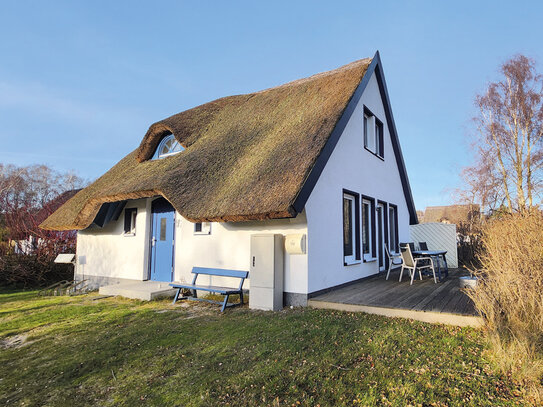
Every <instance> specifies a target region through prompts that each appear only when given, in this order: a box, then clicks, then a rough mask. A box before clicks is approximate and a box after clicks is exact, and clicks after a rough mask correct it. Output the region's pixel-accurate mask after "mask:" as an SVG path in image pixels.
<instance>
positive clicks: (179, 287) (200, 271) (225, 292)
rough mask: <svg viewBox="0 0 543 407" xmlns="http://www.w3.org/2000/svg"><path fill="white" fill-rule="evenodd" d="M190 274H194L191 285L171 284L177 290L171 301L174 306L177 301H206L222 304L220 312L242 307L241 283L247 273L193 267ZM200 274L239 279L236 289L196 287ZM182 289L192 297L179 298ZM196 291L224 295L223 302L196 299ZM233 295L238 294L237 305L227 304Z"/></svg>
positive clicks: (207, 286) (211, 286)
mask: <svg viewBox="0 0 543 407" xmlns="http://www.w3.org/2000/svg"><path fill="white" fill-rule="evenodd" d="M192 274H194V278H193V279H192V284H184V283H171V284H170V285H171V286H172V287H173V288H177V292H176V294H175V297H174V299H173V303H174V304H175V303H176V302H177V300H195V301H206V302H211V303H213V304H219V305H220V304H222V308H221V312H223V311H224V310H225V308H226V307H235V306H236V305H243V283H244V281H245V279H246V278H247V277H248V276H249V272H248V271H240V270H223V269H213V268H205V267H193V268H192ZM200 274H204V275H207V276H220V277H236V278H239V279H241V281H240V282H239V287H238V288H232V287H219V286H213V285H197V284H196V279H197V278H198V276H199V275H200ZM182 289H188V290H191V291H192V296H183V297H179V295H180V294H181V290H182ZM197 290H200V291H209V292H211V293H219V294H222V295H224V301H223V302H219V301H213V300H208V299H206V298H198V294H197V293H196V291H197ZM233 294H239V303H237V304H228V297H229V296H230V295H233Z"/></svg>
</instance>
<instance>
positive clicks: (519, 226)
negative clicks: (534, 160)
mask: <svg viewBox="0 0 543 407" xmlns="http://www.w3.org/2000/svg"><path fill="white" fill-rule="evenodd" d="M483 247H484V251H483V253H482V254H481V264H482V268H481V269H480V270H479V271H478V272H476V273H475V274H476V275H477V276H478V277H479V284H478V287H477V289H476V290H473V291H471V292H470V293H469V295H470V297H471V298H472V299H473V301H474V303H475V305H476V307H477V308H478V309H479V310H480V311H481V313H482V314H483V316H484V320H485V326H486V331H487V333H488V337H489V341H490V344H491V351H492V352H491V356H492V358H493V360H494V362H495V363H496V365H497V366H498V367H499V368H500V369H501V370H502V371H503V372H504V373H507V374H512V375H513V376H514V377H516V378H518V379H520V380H523V381H525V382H526V383H527V385H529V386H530V387H532V390H533V391H534V393H535V394H536V395H537V396H538V397H539V398H540V400H541V396H542V395H543V393H542V392H541V379H542V378H543V215H542V214H541V213H539V212H533V213H528V214H515V215H511V216H506V217H503V218H501V219H498V220H494V221H492V222H491V223H490V224H489V225H488V226H487V227H486V228H485V230H484V233H483Z"/></svg>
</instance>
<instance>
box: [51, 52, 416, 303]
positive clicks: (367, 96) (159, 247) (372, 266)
mask: <svg viewBox="0 0 543 407" xmlns="http://www.w3.org/2000/svg"><path fill="white" fill-rule="evenodd" d="M415 223H417V215H416V212H415V205H414V203H413V198H412V195H411V189H410V186H409V180H408V177H407V173H406V169H405V165H404V160H403V157H402V152H401V148H400V142H399V139H398V134H397V132H396V127H395V125H394V118H393V115H392V110H391V105H390V100H389V96H388V91H387V87H386V84H385V77H384V73H383V68H382V64H381V61H380V58H379V54H378V53H376V55H375V56H374V57H373V58H366V59H362V60H359V61H356V62H353V63H351V64H348V65H345V66H343V67H341V68H338V69H335V70H333V71H329V72H324V73H320V74H317V75H314V76H311V77H309V78H305V79H300V80H296V81H294V82H290V83H287V84H285V85H281V86H277V87H275V88H270V89H266V90H263V91H260V92H255V93H251V94H246V95H237V96H230V97H225V98H222V99H218V100H214V101H212V102H209V103H206V104H204V105H201V106H197V107H195V108H192V109H189V110H187V111H184V112H181V113H178V114H176V115H173V116H171V117H168V118H166V119H164V120H161V121H159V122H157V123H154V124H153V125H151V126H150V128H149V130H148V131H147V133H146V134H145V136H144V137H143V140H142V141H141V144H140V146H139V147H138V148H137V149H136V150H134V151H133V152H131V153H130V154H128V155H127V156H126V157H125V158H123V159H122V160H121V161H120V162H119V163H118V164H116V165H115V166H114V167H113V168H112V169H110V170H109V171H108V172H107V173H105V174H104V175H103V176H102V177H100V178H99V179H98V180H96V181H95V182H94V183H93V184H91V185H90V186H88V187H87V188H85V189H83V190H82V191H80V192H79V193H78V194H76V195H75V196H74V197H73V198H72V199H70V200H69V201H68V202H67V203H66V204H64V205H63V206H62V207H60V208H59V209H58V210H57V211H56V212H55V213H54V214H53V215H51V216H50V217H49V218H48V219H47V220H46V221H45V222H43V224H42V225H41V227H42V228H45V229H51V230H67V229H77V230H78V231H79V232H78V235H77V255H78V256H77V258H78V264H77V266H76V278H81V275H82V274H83V273H84V276H85V278H86V279H87V280H89V281H90V283H91V285H94V286H96V287H97V286H99V285H105V284H113V283H119V282H124V281H136V280H137V281H142V280H155V281H166V282H169V281H190V280H191V275H190V272H191V269H192V267H194V266H201V267H214V268H226V269H241V270H249V269H250V265H251V247H250V246H251V245H250V241H251V236H252V235H254V234H261V233H274V234H281V235H289V236H290V235H297V236H303V238H304V239H302V240H301V241H303V240H305V247H303V248H302V249H301V250H300V251H299V252H296V253H292V252H289V251H285V253H284V261H283V264H282V267H283V273H284V284H283V288H284V292H285V295H284V298H285V301H286V303H287V304H302V305H303V304H305V303H306V301H307V299H308V298H309V297H311V296H313V295H316V294H317V293H319V292H322V291H323V290H327V289H329V288H331V287H335V286H339V285H343V284H346V283H350V282H353V281H356V280H359V279H361V278H364V277H367V276H370V275H373V274H376V273H379V272H380V271H383V270H385V267H386V265H387V259H386V256H385V252H384V247H385V245H386V246H388V247H389V248H390V251H392V252H398V251H399V242H400V241H407V240H408V239H409V225H410V224H415ZM248 286H250V276H249V284H248ZM246 288H247V286H246Z"/></svg>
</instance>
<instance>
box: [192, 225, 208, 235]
mask: <svg viewBox="0 0 543 407" xmlns="http://www.w3.org/2000/svg"><path fill="white" fill-rule="evenodd" d="M197 225H201V230H199V231H197V230H196V228H197ZM194 234H195V235H210V234H211V222H196V223H195V224H194Z"/></svg>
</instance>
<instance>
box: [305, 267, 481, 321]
mask: <svg viewBox="0 0 543 407" xmlns="http://www.w3.org/2000/svg"><path fill="white" fill-rule="evenodd" d="M462 275H466V273H465V272H464V271H463V270H461V269H451V270H450V271H449V277H448V278H445V279H444V280H443V282H438V283H437V284H435V283H434V280H433V279H432V278H430V277H426V276H424V277H423V280H422V281H421V280H415V281H414V282H413V285H412V286H410V285H409V278H407V276H406V275H405V273H404V277H403V280H402V282H401V283H400V282H398V277H399V269H397V270H395V271H392V272H391V273H390V278H389V280H388V281H387V280H385V274H379V275H376V276H375V277H371V278H368V279H366V280H364V281H361V282H358V283H354V284H351V285H348V286H346V287H343V288H339V289H336V290H333V291H330V292H327V293H325V294H321V295H318V296H316V297H313V298H311V299H310V300H309V302H308V305H309V306H311V307H314V308H328V309H337V310H342V311H362V312H367V313H371V314H379V315H385V316H390V317H403V318H411V319H416V320H419V321H424V322H431V323H443V324H451V325H460V326H480V325H481V319H480V317H479V316H478V315H477V312H476V310H475V308H474V305H473V302H472V301H471V300H470V299H469V297H468V296H467V295H466V294H465V293H464V292H463V291H462V290H461V289H460V287H459V277H460V276H462Z"/></svg>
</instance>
